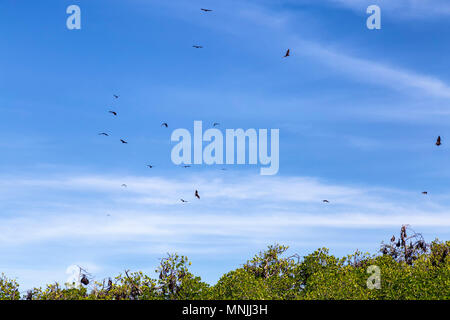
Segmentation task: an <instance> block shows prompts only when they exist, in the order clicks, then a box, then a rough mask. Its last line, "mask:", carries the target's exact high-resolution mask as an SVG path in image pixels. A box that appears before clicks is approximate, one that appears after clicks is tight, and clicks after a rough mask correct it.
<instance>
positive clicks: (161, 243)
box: [0, 0, 450, 290]
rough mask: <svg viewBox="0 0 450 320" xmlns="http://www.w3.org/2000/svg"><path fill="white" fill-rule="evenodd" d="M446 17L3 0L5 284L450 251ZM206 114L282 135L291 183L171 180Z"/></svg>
mask: <svg viewBox="0 0 450 320" xmlns="http://www.w3.org/2000/svg"><path fill="white" fill-rule="evenodd" d="M72 4H76V5H78V6H80V8H81V17H82V18H81V19H82V29H81V30H68V29H67V28H66V19H67V17H68V15H67V14H66V8H67V7H68V6H69V5H72ZM370 4H378V5H379V6H380V7H381V10H382V29H381V30H372V31H371V30H368V29H367V28H366V19H367V17H368V15H367V14H366V8H367V6H368V5H370ZM204 7H206V8H211V9H213V10H214V11H213V12H210V13H203V12H202V11H200V8H204ZM449 16H450V4H449V3H448V1H444V0H442V1H440V0H435V1H414V0H397V1H381V0H378V1H377V0H374V1H365V0H353V1H351V0H323V1H312V0H296V1H294V0H285V1H276V2H275V1H265V0H259V1H249V0H246V1H244V0H241V1H214V0H203V1H196V0H195V1H181V0H174V1H162V0H161V1H160V0H154V1H152V0H148V1H144V0H128V1H123V0H122V1H118V0H108V1H106V0H105V1H104V0H90V1H75V0H72V1H62V0H61V1H56V0H55V1H46V2H36V1H35V2H31V1H29V2H27V3H25V2H23V1H22V2H17V1H12V0H6V1H2V2H1V3H0V30H1V31H0V34H1V36H2V39H3V50H0V92H1V95H0V112H1V115H2V116H1V117H0V134H1V137H2V138H1V139H0V150H1V157H0V176H1V179H0V271H1V272H4V273H6V274H7V275H8V276H10V277H15V278H17V280H18V281H19V282H20V283H21V284H22V285H23V288H22V289H23V290H25V289H27V288H29V287H31V286H39V285H43V284H44V283H49V282H53V281H60V282H64V281H65V280H66V279H67V277H68V275H67V274H66V269H67V267H69V266H70V265H73V264H78V265H82V266H84V267H85V268H87V269H88V270H89V271H90V272H91V273H92V274H94V275H95V277H96V278H97V279H99V280H100V279H102V278H103V277H106V276H111V275H116V274H118V273H120V272H122V271H123V270H124V269H131V270H143V271H145V272H148V273H149V274H151V275H152V274H153V270H154V269H155V267H156V266H157V264H158V258H161V257H164V256H165V255H166V252H178V253H180V254H184V255H187V256H188V257H189V258H190V259H191V260H192V262H193V265H192V271H193V272H194V273H196V274H198V275H200V276H201V277H202V279H204V280H205V281H207V282H209V283H214V282H215V281H217V280H218V278H219V277H220V275H221V274H223V273H225V272H227V271H229V270H231V269H233V268H236V267H239V265H240V264H242V263H244V262H245V261H246V259H248V258H250V257H251V256H253V255H254V254H256V253H257V252H258V251H260V250H263V249H264V248H265V247H266V246H267V245H269V244H273V243H275V242H279V243H282V244H286V245H289V246H290V251H291V252H296V253H299V254H301V255H303V254H308V253H310V252H311V251H312V250H314V249H316V248H319V247H328V248H330V249H331V252H332V253H333V254H336V255H344V254H347V253H351V252H353V251H355V250H356V249H359V250H362V251H369V252H372V253H375V252H376V251H377V249H378V247H379V244H380V242H381V241H382V240H388V239H389V238H390V237H391V236H392V234H397V233H398V231H399V228H400V226H401V225H402V224H410V225H411V226H412V227H413V228H414V229H415V230H416V231H419V232H422V233H423V234H424V236H425V238H426V240H428V241H430V240H433V239H434V238H436V237H438V238H440V239H448V238H449V234H450V231H449V230H450V229H449V227H450V216H449V211H450V210H449V205H450V188H449V187H448V179H449V178H450V169H449V167H448V166H447V164H448V159H449V151H448V150H449V148H448V145H447V138H448V137H450V129H449V127H448V123H449V120H450V112H449V110H450V76H449V73H448V70H450V61H449V59H448V52H449V51H450V39H449V37H448V31H449V30H450V20H449ZM194 44H199V45H202V46H203V47H204V48H203V49H201V50H200V49H199V50H196V49H194V48H192V45H194ZM287 48H290V50H291V56H290V57H289V58H287V59H283V58H282V56H283V55H284V53H285V51H286V49H287ZM113 94H119V95H120V98H119V99H117V100H116V99H113V97H112V95H113ZM108 110H115V111H117V112H118V116H117V117H113V116H112V115H111V114H109V113H108ZM194 120H202V121H203V123H204V127H211V126H212V124H213V123H214V122H220V124H221V126H220V128H221V129H222V130H224V129H225V128H231V129H234V128H244V129H248V128H256V129H258V128H268V129H271V128H276V129H279V130H280V170H279V173H278V175H276V176H260V175H259V167H258V166H253V165H252V166H250V165H244V166H236V165H231V166H227V169H228V170H227V171H222V170H220V169H221V168H222V166H207V165H199V166H194V167H192V168H187V169H183V168H180V167H177V166H175V165H174V164H173V163H172V162H171V160H170V152H171V148H172V147H173V145H174V144H173V143H171V141H170V134H171V132H172V131H173V130H174V129H176V128H186V129H188V130H192V127H193V121H194ZM162 122H167V123H168V124H169V128H162V127H161V126H160V124H161V123H162ZM99 132H108V133H110V134H111V136H109V137H103V136H98V133H99ZM438 135H440V136H441V137H442V141H443V145H442V146H440V147H436V146H435V145H434V142H435V139H436V138H437V136H438ZM119 139H125V140H127V141H128V142H129V144H128V145H122V144H121V143H120V141H119ZM149 163H150V164H153V165H154V166H155V167H154V168H153V169H149V168H147V167H146V166H145V165H146V164H149ZM123 183H126V184H127V185H128V187H127V188H122V187H121V185H122V184H123ZM195 189H198V190H199V192H200V194H201V196H202V199H201V200H195V198H194V197H193V193H194V190H195ZM425 190H426V191H428V193H429V194H428V196H423V195H422V194H421V192H422V191H425ZM180 198H184V199H187V200H189V201H190V202H188V203H186V204H183V203H181V202H180V201H179V199H180ZM322 199H329V200H330V203H329V204H324V203H322V201H321V200H322ZM108 214H109V216H107V215H108Z"/></svg>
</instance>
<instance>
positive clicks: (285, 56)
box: [283, 49, 290, 58]
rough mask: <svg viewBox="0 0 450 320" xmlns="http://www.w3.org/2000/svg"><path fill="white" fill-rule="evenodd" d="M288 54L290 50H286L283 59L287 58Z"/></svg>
mask: <svg viewBox="0 0 450 320" xmlns="http://www.w3.org/2000/svg"><path fill="white" fill-rule="evenodd" d="M289 53H290V49H287V51H286V54H285V55H284V57H283V58H286V57H289Z"/></svg>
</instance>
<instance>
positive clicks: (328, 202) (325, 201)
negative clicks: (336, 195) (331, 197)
mask: <svg viewBox="0 0 450 320" xmlns="http://www.w3.org/2000/svg"><path fill="white" fill-rule="evenodd" d="M322 201H323V202H326V203H329V202H330V201H328V200H322Z"/></svg>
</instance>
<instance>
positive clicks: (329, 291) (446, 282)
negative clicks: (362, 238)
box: [0, 227, 450, 300]
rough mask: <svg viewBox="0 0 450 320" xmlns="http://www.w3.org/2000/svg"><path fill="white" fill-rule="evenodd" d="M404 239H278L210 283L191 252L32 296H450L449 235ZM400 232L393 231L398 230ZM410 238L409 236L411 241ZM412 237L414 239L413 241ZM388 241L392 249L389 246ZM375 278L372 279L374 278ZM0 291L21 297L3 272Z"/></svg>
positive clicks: (54, 286) (52, 287)
mask: <svg viewBox="0 0 450 320" xmlns="http://www.w3.org/2000/svg"><path fill="white" fill-rule="evenodd" d="M406 230H407V229H406V228H404V227H402V231H401V238H400V239H401V240H400V244H399V245H398V246H397V245H396V243H398V242H395V241H393V239H391V244H390V245H384V244H383V245H382V249H381V253H382V254H381V255H373V256H371V255H369V254H368V253H361V252H355V253H354V254H352V255H348V256H346V257H343V258H336V257H334V256H333V255H330V254H329V251H328V249H326V248H322V249H318V250H317V251H315V252H313V253H312V254H309V255H307V256H304V257H303V258H301V257H300V256H298V255H291V256H287V257H284V255H285V253H286V252H287V250H288V247H286V246H281V245H278V244H275V245H273V246H269V247H268V248H267V250H265V251H263V252H260V253H259V254H257V255H256V256H254V257H253V258H252V259H251V260H249V261H247V262H246V263H245V264H244V265H243V266H242V267H240V268H238V269H236V270H233V271H230V272H228V273H226V274H225V275H223V276H222V277H221V278H220V279H219V281H218V282H217V283H216V284H215V285H214V286H210V285H208V284H207V283H205V282H202V281H201V278H200V277H196V276H194V275H193V274H192V273H191V272H190V271H189V266H190V265H191V263H190V262H189V260H188V259H187V257H185V256H179V255H178V254H172V255H169V256H168V257H166V258H163V259H161V261H160V265H159V266H158V268H157V269H156V270H155V272H156V273H157V275H158V277H157V279H153V278H151V277H149V276H147V275H145V274H143V273H142V272H129V271H128V270H127V271H125V272H124V274H120V275H118V276H117V277H115V278H114V279H108V280H107V281H106V280H104V281H102V282H95V281H91V282H90V283H89V284H86V285H80V286H78V287H74V286H72V285H69V284H66V285H65V287H62V286H60V285H59V284H58V283H55V284H51V285H47V286H46V287H45V288H44V289H42V288H34V289H32V290H30V291H28V292H27V294H25V295H24V296H23V297H22V298H23V299H28V300H32V299H33V300H175V299H177V300H187V299H204V300H207V299H220V300H235V299H242V300H248V299H252V300H268V299H271V300H277V299H282V300H296V299H327V300H341V299H345V300H350V299H361V300H364V299H394V300H396V299H429V300H431V299H446V300H448V299H450V241H446V242H440V241H438V240H435V241H434V242H432V243H429V244H426V243H425V242H422V241H423V239H421V238H417V237H416V234H413V235H410V236H409V237H408V236H407V235H406ZM393 238H394V237H393ZM408 241H409V243H408ZM411 243H412V245H411ZM384 249H386V250H384ZM370 266H376V267H377V268H379V269H377V270H379V271H380V278H379V279H380V281H379V287H375V288H372V289H371V288H369V286H368V284H370V283H371V280H370V279H371V275H372V274H370V273H368V268H369V267H370ZM373 283H375V282H372V284H373ZM0 299H7V300H11V299H20V295H19V285H18V283H17V282H16V281H15V280H10V279H8V278H6V276H5V275H3V274H2V276H1V277H0Z"/></svg>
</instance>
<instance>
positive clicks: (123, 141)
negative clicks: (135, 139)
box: [120, 139, 128, 143]
mask: <svg viewBox="0 0 450 320" xmlns="http://www.w3.org/2000/svg"><path fill="white" fill-rule="evenodd" d="M120 142H122V143H128V142H126V141H125V140H122V139H120Z"/></svg>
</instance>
